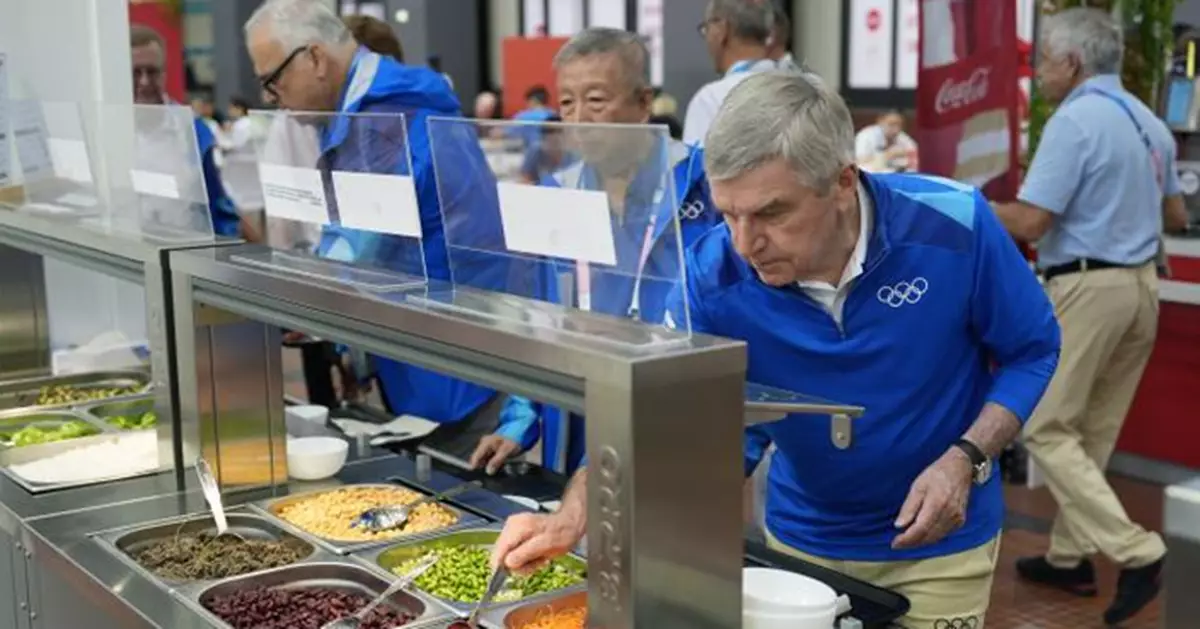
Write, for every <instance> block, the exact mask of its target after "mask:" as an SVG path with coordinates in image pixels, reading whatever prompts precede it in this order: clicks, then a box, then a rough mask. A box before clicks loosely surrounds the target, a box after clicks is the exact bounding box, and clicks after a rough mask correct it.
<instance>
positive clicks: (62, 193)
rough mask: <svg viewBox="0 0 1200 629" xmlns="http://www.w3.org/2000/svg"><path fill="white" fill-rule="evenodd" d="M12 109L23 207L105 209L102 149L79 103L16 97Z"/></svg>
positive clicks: (96, 212) (80, 212) (67, 212)
mask: <svg viewBox="0 0 1200 629" xmlns="http://www.w3.org/2000/svg"><path fill="white" fill-rule="evenodd" d="M9 115H10V116H11V122H10V124H11V128H12V138H13V144H14V145H15V146H16V153H17V162H18V166H19V168H17V169H14V170H15V171H16V172H19V173H20V178H21V184H22V185H23V186H24V195H25V204H24V206H23V208H22V209H23V210H27V211H33V212H44V213H46V214H51V215H57V216H63V217H94V216H100V215H101V214H103V213H104V209H103V204H102V197H101V195H100V189H99V187H98V185H97V182H98V180H99V178H98V176H97V174H96V168H95V159H96V158H97V155H96V151H95V150H94V148H93V147H92V146H91V143H90V142H89V141H88V135H87V128H86V125H85V124H84V119H83V115H82V111H81V109H80V107H79V105H78V104H77V103H66V102H49V101H37V100H15V101H11V103H10V110H9Z"/></svg>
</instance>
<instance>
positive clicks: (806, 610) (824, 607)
mask: <svg viewBox="0 0 1200 629" xmlns="http://www.w3.org/2000/svg"><path fill="white" fill-rule="evenodd" d="M742 608H743V609H748V610H752V611H755V612H761V613H765V614H772V615H774V614H787V615H797V616H811V615H814V614H815V615H818V616H822V617H823V616H824V615H826V614H830V615H831V618H832V616H836V614H837V592H834V591H833V588H831V587H829V586H828V585H825V584H824V583H821V582H820V581H818V580H816V579H813V578H811V577H806V576H804V575H802V574H796V573H794V572H788V571H786V570H775V569H773V568H744V569H743V570H742ZM832 622H833V621H832V619H831V620H830V624H832Z"/></svg>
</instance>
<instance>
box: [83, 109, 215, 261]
mask: <svg viewBox="0 0 1200 629" xmlns="http://www.w3.org/2000/svg"><path fill="white" fill-rule="evenodd" d="M96 118H97V125H98V126H97V133H98V134H99V137H100V138H101V141H102V142H103V145H104V146H105V147H106V148H105V150H104V155H103V158H104V160H105V170H106V172H107V177H106V179H107V182H108V187H109V191H108V198H109V204H108V205H109V207H110V208H111V211H110V212H109V227H110V228H111V230H112V231H114V232H117V233H120V234H128V235H137V236H145V237H147V238H149V239H152V240H157V241H164V242H167V243H190V242H204V241H211V240H212V238H213V218H212V212H211V211H210V208H209V198H208V189H207V183H206V181H205V173H204V169H203V157H202V155H203V153H204V152H207V151H209V150H212V146H211V145H208V146H203V147H201V146H200V144H199V142H200V140H199V138H198V136H197V132H196V124H198V123H197V121H196V118H195V114H193V113H192V110H191V109H190V108H188V107H183V106H178V105H114V104H104V105H101V106H100V108H99V110H98V113H97V117H96Z"/></svg>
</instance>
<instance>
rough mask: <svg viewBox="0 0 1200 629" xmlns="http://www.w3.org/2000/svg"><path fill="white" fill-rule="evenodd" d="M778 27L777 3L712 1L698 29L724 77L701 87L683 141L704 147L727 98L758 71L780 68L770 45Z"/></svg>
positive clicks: (764, 0)
mask: <svg viewBox="0 0 1200 629" xmlns="http://www.w3.org/2000/svg"><path fill="white" fill-rule="evenodd" d="M774 24H775V3H774V2H773V0H710V1H709V3H708V8H707V9H706V10H705V12H704V21H703V22H701V23H700V25H699V26H698V27H697V28H698V29H699V31H700V34H701V35H703V36H704V43H705V45H706V46H707V47H708V54H709V56H710V57H712V60H713V64H715V66H716V69H717V72H719V73H720V74H721V78H719V79H717V80H716V81H713V82H712V83H709V84H707V85H705V86H704V87H702V88H700V90H699V91H697V92H696V95H695V96H692V100H691V102H689V103H688V107H687V114H686V115H685V116H684V119H683V141H684V142H686V143H688V144H693V145H703V144H704V136H705V135H707V134H708V127H709V126H710V125H712V121H713V118H714V117H716V115H717V109H719V108H720V107H721V103H722V102H724V100H725V96H726V95H728V94H729V91H730V90H732V89H733V88H734V87H736V86H737V84H738V83H740V82H741V81H742V80H743V79H745V78H746V77H747V76H750V74H751V73H754V72H764V71H767V70H774V69H776V66H775V60H774V59H772V58H771V57H770V56H769V51H768V49H767V46H768V42H769V41H770V39H771V37H772V33H773V31H774V28H775V26H774Z"/></svg>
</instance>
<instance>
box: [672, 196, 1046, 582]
mask: <svg viewBox="0 0 1200 629" xmlns="http://www.w3.org/2000/svg"><path fill="white" fill-rule="evenodd" d="M862 182H863V186H864V188H865V190H866V193H867V194H868V195H869V196H870V199H871V201H872V206H873V209H874V215H873V227H872V230H871V233H870V237H869V241H868V243H867V253H866V262H865V264H864V267H863V269H864V270H863V273H862V275H860V276H859V277H858V278H857V279H856V280H854V283H853V284H852V285H851V287H850V289H849V293H848V294H847V296H846V302H845V305H844V308H843V320H842V325H841V326H839V325H838V324H837V322H836V321H835V320H834V318H833V317H832V316H831V315H830V313H829V310H827V309H826V307H825V306H823V305H822V304H820V303H819V302H817V301H814V300H813V299H812V298H811V297H810V296H808V295H807V294H806V293H805V292H804V290H803V289H801V288H800V287H798V286H787V287H771V286H768V285H766V284H764V283H763V282H762V281H761V280H760V279H759V278H758V275H757V274H756V273H755V271H754V269H753V268H752V267H751V266H750V265H749V264H748V263H747V262H746V261H745V260H744V259H742V258H741V257H740V256H739V255H738V253H737V251H736V250H735V249H734V247H733V245H732V243H731V241H730V239H731V237H730V232H729V229H728V228H727V227H726V226H724V225H722V226H719V227H716V228H714V229H713V230H712V231H710V232H708V233H707V234H705V235H704V237H702V238H701V239H700V240H699V241H698V242H697V243H696V244H695V245H693V246H692V247H691V248H690V249H689V250H688V252H687V256H686V265H687V273H688V276H687V291H688V293H687V295H688V306H687V307H688V308H690V314H691V323H692V328H693V329H694V330H697V331H700V332H705V333H708V334H714V335H717V336H723V337H727V338H732V339H740V340H743V341H746V342H747V344H748V347H747V352H748V364H747V379H748V380H749V381H752V382H756V383H762V384H764V385H768V386H772V387H777V388H781V389H785V390H789V391H797V392H802V393H806V394H811V395H816V396H818V397H821V398H825V399H831V400H837V401H839V402H844V403H848V404H856V405H861V406H863V407H864V408H865V409H866V412H865V414H864V415H863V416H862V417H861V418H859V419H856V420H855V421H854V439H853V443H852V445H851V446H850V448H848V449H846V450H839V449H837V448H836V447H835V446H834V445H833V443H831V441H830V438H829V420H828V418H827V417H810V416H802V415H791V416H789V417H787V418H785V419H783V420H781V421H778V422H775V423H771V424H765V425H761V426H756V427H754V428H751V429H749V430H748V431H747V437H746V444H745V454H746V456H745V469H746V473H747V474H749V473H751V471H752V470H753V469H754V467H755V466H757V464H758V462H759V461H760V460H761V458H762V456H763V451H764V449H765V447H766V446H767V445H768V444H770V443H772V442H773V443H774V444H775V446H776V454H775V456H774V457H773V458H772V463H771V469H770V474H769V476H768V489H767V504H766V524H767V528H768V529H769V530H770V531H771V533H772V534H773V535H774V536H775V537H776V538H778V539H779V540H780V541H781V542H783V543H785V544H787V545H789V546H791V547H793V548H796V549H799V550H801V551H803V552H805V553H808V554H812V555H816V556H818V557H825V558H829V559H834V560H850V561H892V560H912V559H922V558H927V557H940V556H946V555H952V554H955V553H958V552H962V551H965V550H968V549H971V548H975V547H978V546H980V545H982V544H984V543H986V542H988V541H990V540H991V539H993V538H994V537H995V536H996V535H997V534H998V533H999V532H1000V526H1001V523H1002V520H1003V515H1004V495H1003V493H1002V488H1001V485H1000V478H999V475H995V476H993V477H992V479H991V480H990V481H989V482H988V483H986V484H985V485H983V486H982V487H974V488H972V491H971V496H970V500H969V504H968V506H967V520H966V524H965V525H964V526H963V527H962V528H960V529H958V530H956V531H954V532H952V533H950V535H949V536H947V537H946V538H944V539H943V540H941V541H939V542H937V543H935V544H931V545H928V546H923V547H920V548H914V549H908V550H893V549H892V548H891V543H892V540H893V539H894V538H895V537H896V535H897V534H899V532H900V531H898V530H897V529H896V528H895V526H894V522H895V519H896V517H897V515H899V511H900V507H901V505H902V504H903V503H904V500H905V498H906V497H907V495H908V491H909V489H910V488H911V486H912V484H913V482H914V481H915V480H916V478H917V476H918V475H920V474H921V472H922V471H924V470H925V469H926V468H927V467H928V466H929V465H930V464H932V463H933V462H934V461H936V460H937V459H938V458H939V457H941V456H942V455H943V454H944V453H945V452H946V451H947V450H949V449H950V448H951V447H952V445H953V444H954V443H955V442H956V441H957V440H958V439H960V438H961V437H962V435H963V434H964V433H966V431H967V429H968V428H970V427H971V425H972V424H973V423H974V422H975V420H976V419H977V418H978V416H979V413H980V411H981V410H982V409H983V406H984V404H986V403H989V402H994V403H996V404H999V405H1001V406H1003V407H1004V408H1007V409H1008V410H1010V411H1012V412H1013V413H1014V414H1015V415H1016V416H1017V417H1018V418H1019V419H1020V420H1021V421H1025V420H1026V419H1027V418H1028V417H1029V415H1030V414H1031V413H1032V412H1033V409H1034V407H1035V406H1037V403H1038V401H1039V400H1040V399H1041V397H1042V393H1043V392H1044V391H1045V388H1046V386H1047V385H1048V384H1049V382H1050V378H1051V376H1052V375H1053V374H1054V369H1055V366H1056V365H1057V362H1058V351H1059V346H1060V335H1059V328H1058V324H1057V322H1056V321H1055V318H1054V311H1053V309H1052V308H1051V305H1050V302H1049V300H1048V299H1047V298H1046V294H1045V292H1043V290H1042V288H1041V286H1040V285H1039V283H1038V281H1037V278H1036V277H1035V276H1034V275H1033V273H1032V272H1030V270H1029V267H1028V266H1027V265H1026V263H1025V260H1024V258H1023V257H1022V256H1021V253H1020V252H1019V251H1018V250H1017V247H1016V245H1015V244H1014V243H1013V241H1012V239H1011V238H1010V237H1009V236H1008V234H1007V233H1006V232H1005V230H1004V228H1003V227H1002V226H1001V224H1000V222H999V221H998V220H997V218H996V217H995V215H994V214H993V213H992V210H991V207H990V206H989V205H988V202H987V200H986V199H984V198H983V196H982V195H981V194H980V193H979V192H978V190H975V189H974V188H970V187H968V186H965V185H962V184H959V183H956V182H951V181H948V180H944V179H940V178H934V177H925V176H919V175H866V174H864V175H863V176H862ZM670 304H671V306H670V307H671V311H672V318H673V319H675V320H682V319H681V317H682V316H683V308H684V306H683V299H682V295H681V294H676V295H675V296H674V297H673V298H672V300H671V302H670ZM993 364H995V365H996V367H995V368H994V369H993V368H992V365H993Z"/></svg>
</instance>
